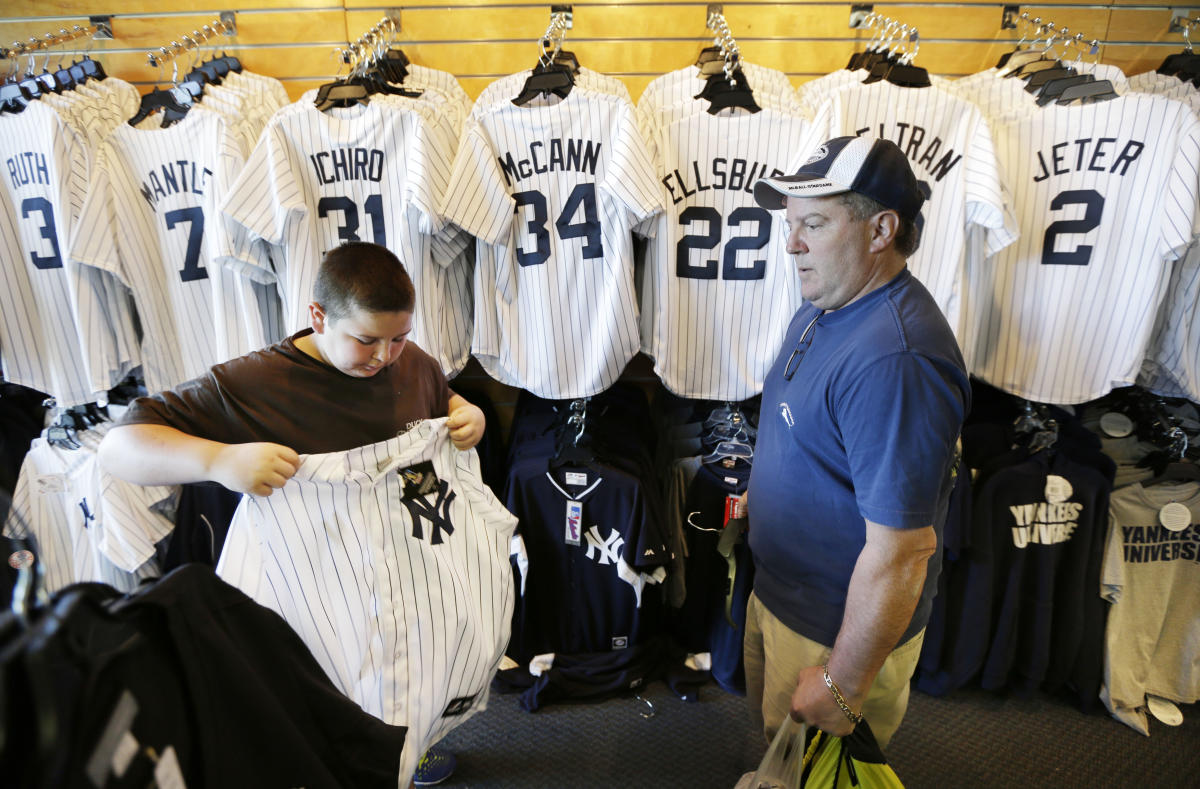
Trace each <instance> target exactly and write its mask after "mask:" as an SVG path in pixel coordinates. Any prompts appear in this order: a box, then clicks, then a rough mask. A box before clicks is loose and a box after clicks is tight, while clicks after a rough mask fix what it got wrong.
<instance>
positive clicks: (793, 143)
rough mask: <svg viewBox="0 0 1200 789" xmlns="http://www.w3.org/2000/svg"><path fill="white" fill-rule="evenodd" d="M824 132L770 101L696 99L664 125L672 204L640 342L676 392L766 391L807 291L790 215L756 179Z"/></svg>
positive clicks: (795, 163) (733, 396)
mask: <svg viewBox="0 0 1200 789" xmlns="http://www.w3.org/2000/svg"><path fill="white" fill-rule="evenodd" d="M820 133H823V131H822V130H819V129H815V128H814V127H813V125H812V124H811V123H809V122H808V121H806V120H804V119H803V118H801V117H800V116H798V115H793V116H787V115H783V114H781V113H778V112H775V111H773V110H769V109H763V110H761V111H759V112H757V113H754V114H743V115H736V116H732V117H718V116H714V115H709V114H708V113H707V112H704V111H700V112H698V113H694V114H692V115H690V116H688V117H685V118H682V119H680V120H678V121H676V122H675V123H673V124H671V125H670V126H668V127H667V128H665V129H662V130H661V132H660V134H659V136H658V139H657V141H656V145H655V147H656V149H657V150H658V151H659V161H658V162H657V166H658V175H659V180H660V182H661V183H662V185H663V187H664V189H665V192H664V194H663V197H664V202H665V204H666V205H667V206H668V208H667V210H666V211H665V212H664V213H663V214H662V215H661V216H660V217H659V218H658V219H657V229H656V231H655V233H654V237H653V238H652V239H651V241H650V244H649V249H648V252H647V260H646V266H647V271H646V276H647V278H648V281H647V283H646V285H645V287H644V288H643V300H642V316H643V326H646V325H648V324H649V325H650V327H651V330H650V333H649V336H647V333H646V332H643V337H642V347H643V350H646V351H647V353H649V355H650V356H652V357H653V358H654V360H655V364H654V369H655V372H657V373H658V375H659V377H661V378H662V381H663V384H664V385H665V386H666V387H667V388H668V389H670V390H671V391H672V392H674V393H675V394H677V395H679V396H680V397H688V398H697V399H705V400H745V399H746V398H749V397H753V396H754V395H756V394H758V393H759V392H761V391H762V384H763V377H764V376H765V375H766V372H767V368H769V367H770V366H771V364H772V363H773V362H774V361H775V357H776V356H777V355H778V353H779V345H780V343H781V342H782V341H783V335H784V333H785V332H786V329H787V326H786V325H785V324H786V321H785V320H782V316H786V315H791V314H792V313H794V312H795V311H796V310H797V309H799V308H800V304H801V302H802V298H801V296H800V282H799V278H798V275H797V271H796V267H795V264H794V262H793V261H792V259H791V256H790V255H788V254H787V250H786V248H785V247H786V244H785V238H784V233H783V231H782V229H781V228H782V221H783V218H782V216H780V214H779V212H774V213H773V212H770V211H767V210H765V209H763V208H761V207H759V206H758V205H757V204H756V203H755V201H754V182H755V181H756V180H757V179H759V178H763V177H770V176H779V175H785V174H790V173H793V172H795V171H796V170H797V169H798V168H799V167H800V165H801V164H802V163H803V162H804V160H805V158H807V154H808V151H809V150H810V149H811V148H815V147H816V146H817V145H819V144H820V143H821V142H822V141H823V138H822V137H819V136H817V135H818V134H820ZM650 278H652V281H650ZM648 294H653V296H654V301H653V302H651V301H650V300H649V299H648V298H647V296H648Z"/></svg>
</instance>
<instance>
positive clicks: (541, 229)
mask: <svg viewBox="0 0 1200 789" xmlns="http://www.w3.org/2000/svg"><path fill="white" fill-rule="evenodd" d="M513 200H514V201H515V202H516V207H515V208H514V209H513V210H514V211H515V213H516V214H517V215H518V216H523V217H527V218H526V222H525V227H524V228H523V230H524V235H525V238H522V243H519V244H517V262H518V263H519V264H521V265H522V266H540V265H542V264H543V263H545V262H546V261H547V260H548V259H549V258H550V229H549V228H548V227H546V221H547V220H548V219H549V218H550V214H549V212H548V210H547V205H546V196H545V195H544V194H542V193H541V192H539V191H537V190H536V189H530V190H529V191H527V192H517V193H516V194H514V195H513ZM525 206H531V207H532V208H533V215H532V216H528V215H527V214H526V213H525V212H523V211H522V210H521V209H522V208H524V207H525ZM580 207H582V208H583V221H582V222H575V223H572V222H571V220H572V219H574V218H575V215H576V214H577V213H579V209H580ZM554 227H555V228H557V229H558V237H559V238H560V239H562V240H563V241H566V240H567V239H571V238H583V239H586V242H585V243H584V245H583V259H584V260H593V259H595V258H602V257H604V242H603V240H602V238H601V235H600V221H599V219H598V218H597V212H596V185H595V184H594V183H582V184H577V185H576V186H575V188H574V189H572V190H571V194H570V196H568V197H567V202H566V204H565V205H563V208H562V211H561V212H560V213H559V215H558V219H556V220H554ZM528 236H533V238H534V246H533V248H532V249H529V248H527V247H526V245H525V242H526V241H528Z"/></svg>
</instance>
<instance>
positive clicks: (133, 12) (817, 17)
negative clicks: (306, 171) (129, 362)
mask: <svg viewBox="0 0 1200 789" xmlns="http://www.w3.org/2000/svg"><path fill="white" fill-rule="evenodd" d="M251 5H252V6H253V8H251V9H247V10H239V11H238V12H237V16H236V19H237V26H238V35H237V37H236V38H226V37H220V38H218V39H214V41H215V42H219V43H217V45H216V48H215V49H216V50H217V51H218V52H219V51H221V50H224V51H227V52H229V53H231V54H236V55H237V56H238V57H239V58H240V59H241V61H242V63H244V64H245V66H246V67H247V68H249V69H251V70H253V71H257V72H260V73H263V74H269V75H271V76H274V77H278V78H280V79H282V80H283V81H284V84H285V85H286V86H287V88H288V92H289V93H290V94H291V95H292V97H293V98H296V97H298V96H299V95H300V94H301V93H303V92H304V91H305V90H307V89H309V88H311V87H314V86H316V85H319V84H321V83H322V82H325V81H327V80H328V79H329V78H330V77H331V76H332V75H334V74H335V73H336V72H337V69H338V61H337V59H336V56H335V53H334V48H335V47H338V46H342V45H345V43H346V42H347V41H350V40H354V39H357V38H358V37H359V35H361V34H362V33H363V32H364V31H366V30H368V29H369V28H371V27H372V26H373V25H375V24H376V23H377V22H378V21H379V20H380V19H381V18H382V16H383V15H384V14H385V13H386V12H387V11H389V10H391V9H395V8H397V7H398V6H395V5H392V6H388V5H381V4H379V3H377V2H369V1H368V0H344V2H337V1H336V0H252V3H251ZM722 5H723V9H724V13H725V17H726V20H727V21H728V23H729V26H730V29H731V31H732V32H733V34H734V36H735V38H736V39H737V41H738V44H739V46H740V47H741V50H742V53H743V55H744V57H745V58H746V59H747V60H750V61H752V62H755V63H758V64H761V65H764V66H769V67H772V68H776V69H779V70H781V71H784V72H785V73H787V74H788V75H790V76H791V78H792V81H793V83H795V84H796V85H799V84H801V83H803V82H805V81H807V80H809V79H812V78H814V77H817V76H820V75H822V74H826V73H828V72H829V71H832V70H835V69H837V68H839V67H841V66H843V65H845V63H846V61H847V60H848V59H849V57H850V55H851V54H852V53H854V52H856V51H859V50H861V49H862V47H863V45H864V44H865V42H866V41H867V40H868V39H869V37H870V36H869V33H863V32H862V31H858V30H854V29H851V28H850V27H849V18H850V4H849V3H829V2H782V3H762V2H726V3H723V4H722ZM231 6H232V4H230V5H226V6H218V5H213V4H212V3H211V0H199V1H196V0H193V1H192V2H167V1H166V0H119V1H117V0H2V2H0V45H4V46H7V45H9V44H10V42H12V41H14V40H21V41H25V40H28V39H29V37H31V36H39V37H40V36H42V35H44V34H45V33H52V32H57V31H58V30H59V29H60V28H64V27H65V28H68V29H69V28H71V26H72V25H76V24H80V25H86V24H87V21H88V20H87V18H88V16H89V15H92V14H98V15H100V14H103V15H110V16H112V18H113V21H112V25H113V34H114V39H113V40H111V41H100V42H91V46H90V52H91V54H92V55H93V56H98V57H100V58H101V59H102V61H103V63H104V65H105V68H106V69H107V71H108V72H109V73H110V74H113V75H114V76H118V77H121V78H123V79H126V80H129V81H131V82H133V83H135V84H137V85H138V86H139V87H140V88H141V89H142V90H143V91H146V90H149V89H150V88H151V87H152V86H153V85H154V84H155V80H156V79H157V80H162V79H169V78H170V76H171V73H170V68H169V67H168V69H167V70H166V71H158V70H157V69H155V68H153V67H151V66H149V65H148V64H147V63H146V53H147V51H148V50H153V49H157V48H158V47H159V46H162V45H165V44H169V43H170V42H171V41H172V40H173V39H174V40H181V38H180V37H181V36H183V35H185V34H189V33H191V32H192V31H193V30H196V29H198V28H200V27H201V26H202V25H204V24H207V23H210V22H211V21H212V20H213V19H215V18H216V17H217V16H218V15H219V13H220V12H221V11H223V10H233V9H232V7H231ZM1002 7H1003V6H1002V4H1000V3H995V2H976V0H958V2H909V3H898V2H890V3H875V4H874V8H875V10H876V11H877V12H879V13H881V14H883V15H885V16H889V17H891V18H893V19H896V20H898V21H900V22H903V23H906V24H909V25H911V26H914V27H916V28H917V29H918V30H919V31H920V33H921V49H920V52H919V54H918V56H917V59H916V63H917V64H918V65H921V66H924V67H925V68H927V69H928V70H929V71H930V72H932V73H935V74H941V75H943V76H951V77H953V76H959V75H963V74H969V73H972V72H975V71H979V70H981V69H984V68H987V67H988V66H991V65H993V64H994V63H995V62H996V60H997V59H998V58H999V57H1000V55H1001V54H1002V53H1004V52H1006V51H1009V50H1010V49H1011V48H1012V45H1013V43H1014V42H1015V40H1016V35H1015V33H1014V31H1011V30H1001V28H1000V22H1001V15H1002ZM1173 7H1174V8H1184V7H1186V4H1184V3H1178V4H1176V5H1175V6H1173ZM1020 9H1021V10H1022V11H1026V12H1028V13H1029V15H1030V17H1031V18H1032V17H1037V16H1040V17H1042V18H1043V19H1047V20H1053V21H1054V22H1055V23H1056V24H1057V25H1058V27H1059V28H1060V29H1061V28H1063V27H1066V28H1069V29H1070V31H1071V34H1072V35H1073V34H1074V33H1077V32H1082V33H1083V34H1084V35H1085V36H1086V37H1087V39H1088V40H1091V39H1099V40H1101V41H1103V42H1106V43H1105V46H1104V47H1103V49H1102V52H1101V58H1102V59H1103V60H1104V62H1107V63H1112V64H1115V65H1118V66H1120V67H1121V68H1122V69H1124V70H1125V72H1126V73H1127V74H1131V75H1132V74H1136V73H1140V72H1142V71H1147V70H1149V69H1153V68H1155V67H1156V66H1157V65H1158V64H1159V63H1160V62H1161V61H1162V59H1163V58H1164V57H1165V56H1166V55H1168V54H1170V53H1173V52H1177V51H1180V49H1181V45H1182V43H1183V40H1182V37H1181V36H1180V34H1178V33H1171V32H1168V27H1169V24H1170V20H1171V16H1172V13H1171V7H1168V6H1166V5H1163V4H1162V3H1161V2H1158V3H1156V2H1152V0H1131V1H1129V2H1110V3H1103V2H1094V1H1092V0H1061V1H1060V2H1057V3H1053V4H1048V5H1037V6H1028V5H1022V6H1020ZM1192 9H1193V12H1192V13H1191V14H1190V15H1191V16H1193V17H1194V16H1200V6H1192ZM573 12H574V14H573V27H572V28H571V30H569V31H568V33H567V45H568V48H569V49H570V50H571V51H573V52H575V53H576V55H577V56H578V57H579V59H580V61H581V62H582V63H583V64H584V65H586V66H588V67H589V68H592V69H595V70H597V71H602V72H606V73H609V74H613V75H615V76H618V77H620V78H621V79H622V80H623V81H624V82H625V84H626V85H627V86H628V87H629V91H630V93H631V94H632V95H633V97H634V98H635V99H636V98H637V97H638V96H640V95H641V92H642V90H643V89H644V88H645V86H646V84H647V83H648V82H650V80H652V79H653V78H654V77H656V76H658V75H659V74H662V73H664V72H667V71H671V70H674V69H676V68H679V67H681V66H683V65H686V64H688V63H691V62H693V61H694V59H695V57H696V53H697V52H698V51H699V50H700V48H701V47H703V46H706V45H708V44H710V43H711V38H710V36H709V34H708V33H707V31H706V29H705V19H706V15H707V5H706V4H705V3H696V2H677V3H675V2H640V1H639V0H634V1H633V2H627V3H622V2H600V3H574V4H573ZM549 17H550V4H549V3H530V2H524V1H523V0H508V1H507V2H506V1H505V0H441V2H438V3H436V4H423V5H413V6H403V7H400V24H401V33H400V35H399V43H400V45H401V46H402V47H403V48H404V51H405V52H406V53H407V54H408V56H409V58H410V59H411V60H412V61H413V62H415V63H420V64H422V65H426V66H430V67H433V68H438V69H442V70H445V71H449V72H452V73H453V74H455V75H457V76H458V78H459V80H460V81H461V83H462V85H463V87H464V88H465V89H466V91H467V93H468V94H470V95H471V96H472V97H474V96H477V95H478V94H479V92H480V91H482V90H483V88H484V87H485V86H486V85H487V84H488V83H489V82H491V81H492V80H494V79H496V78H497V77H500V76H503V75H505V74H509V73H512V72H514V71H518V70H521V69H525V68H529V67H531V66H532V65H533V64H534V63H535V61H536V57H537V54H538V47H537V45H536V43H535V42H536V41H537V39H538V38H539V37H540V35H541V34H542V32H543V31H544V30H545V29H546V25H547V23H548V21H549ZM87 45H88V42H86V41H80V42H77V43H76V44H73V45H72V46H75V47H78V49H69V50H63V52H64V54H66V55H74V54H77V53H80V52H83V51H85V49H86V48H87ZM204 54H205V56H206V57H207V56H209V53H208V52H205V53H204ZM42 59H43V58H42V56H41V55H39V56H38V57H37V64H38V68H39V69H40V65H41V62H42ZM189 61H190V57H189V56H185V57H184V58H182V59H181V60H180V61H179V67H180V73H184V72H185V71H186V69H187V68H188V67H189ZM54 62H55V58H54V57H52V58H51V60H50V63H51V64H53V63H54ZM24 64H25V61H24V60H22V66H24ZM622 378H623V380H625V381H633V382H635V383H637V384H638V385H640V386H642V387H643V388H644V389H646V390H647V392H650V393H653V392H654V391H655V383H656V382H657V378H656V377H655V375H654V372H653V369H652V365H651V364H650V362H649V360H648V359H646V358H645V357H644V356H642V355H640V354H639V355H638V356H637V357H635V358H634V360H633V361H632V362H631V363H630V367H629V369H628V370H626V372H625V375H624V376H622ZM456 381H457V382H459V383H462V382H464V381H465V383H466V385H467V386H472V387H475V388H482V389H484V390H485V391H486V392H487V393H488V395H489V396H490V398H491V399H492V400H493V401H494V403H495V405H496V410H497V414H498V416H499V421H500V424H499V425H498V426H496V427H499V428H500V429H501V431H502V435H507V434H508V432H509V426H510V423H511V419H512V413H513V407H514V404H515V400H516V395H517V392H516V390H514V389H511V388H510V387H506V386H503V385H502V384H499V383H498V382H496V381H494V380H492V379H491V378H489V377H488V376H487V375H486V374H484V373H483V371H482V369H481V368H480V367H479V365H478V363H476V362H474V361H472V362H471V364H470V365H468V367H467V369H466V370H465V371H464V372H463V373H462V375H461V376H460V377H459V378H458V379H456Z"/></svg>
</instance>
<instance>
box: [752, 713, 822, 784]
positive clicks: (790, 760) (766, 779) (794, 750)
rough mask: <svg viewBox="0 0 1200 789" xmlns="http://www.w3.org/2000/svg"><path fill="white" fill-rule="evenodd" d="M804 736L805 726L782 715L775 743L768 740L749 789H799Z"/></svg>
mask: <svg viewBox="0 0 1200 789" xmlns="http://www.w3.org/2000/svg"><path fill="white" fill-rule="evenodd" d="M807 733H808V726H806V725H804V724H803V723H797V722H796V721H795V720H794V719H793V718H792V716H791V715H785V716H784V717H783V725H781V726H780V727H779V731H778V732H776V733H775V739H773V740H771V745H770V747H769V748H767V753H766V755H765V756H763V758H762V761H761V762H759V764H758V770H756V771H755V773H754V777H753V778H752V779H751V780H750V783H749V787H748V789H799V787H800V773H801V770H802V769H803V768H804V738H805V736H806V735H807Z"/></svg>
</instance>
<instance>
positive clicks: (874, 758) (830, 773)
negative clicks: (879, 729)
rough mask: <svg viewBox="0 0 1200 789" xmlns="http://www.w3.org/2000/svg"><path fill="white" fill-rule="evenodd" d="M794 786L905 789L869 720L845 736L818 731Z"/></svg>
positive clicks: (835, 788)
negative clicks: (886, 756) (877, 739)
mask: <svg viewBox="0 0 1200 789" xmlns="http://www.w3.org/2000/svg"><path fill="white" fill-rule="evenodd" d="M789 717H790V716H789ZM768 755H769V754H768ZM795 786H798V787H800V786H802V787H804V789H851V788H852V787H854V788H855V789H904V784H903V783H901V781H900V778H899V777H898V776H897V775H896V772H895V770H893V769H892V768H891V765H889V764H888V763H887V759H885V758H884V755H883V751H882V750H881V749H880V747H879V745H878V743H876V742H875V735H874V734H873V733H872V732H871V727H870V726H868V725H867V723H866V721H863V722H861V723H859V724H858V725H857V726H855V727H854V731H852V732H851V733H850V734H847V735H846V736H845V737H831V736H830V735H828V734H826V733H825V732H823V731H818V732H817V733H816V736H814V737H813V739H812V742H811V743H810V744H809V746H808V751H807V752H806V753H805V754H804V770H803V774H802V775H801V781H800V782H799V783H797V784H795Z"/></svg>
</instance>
